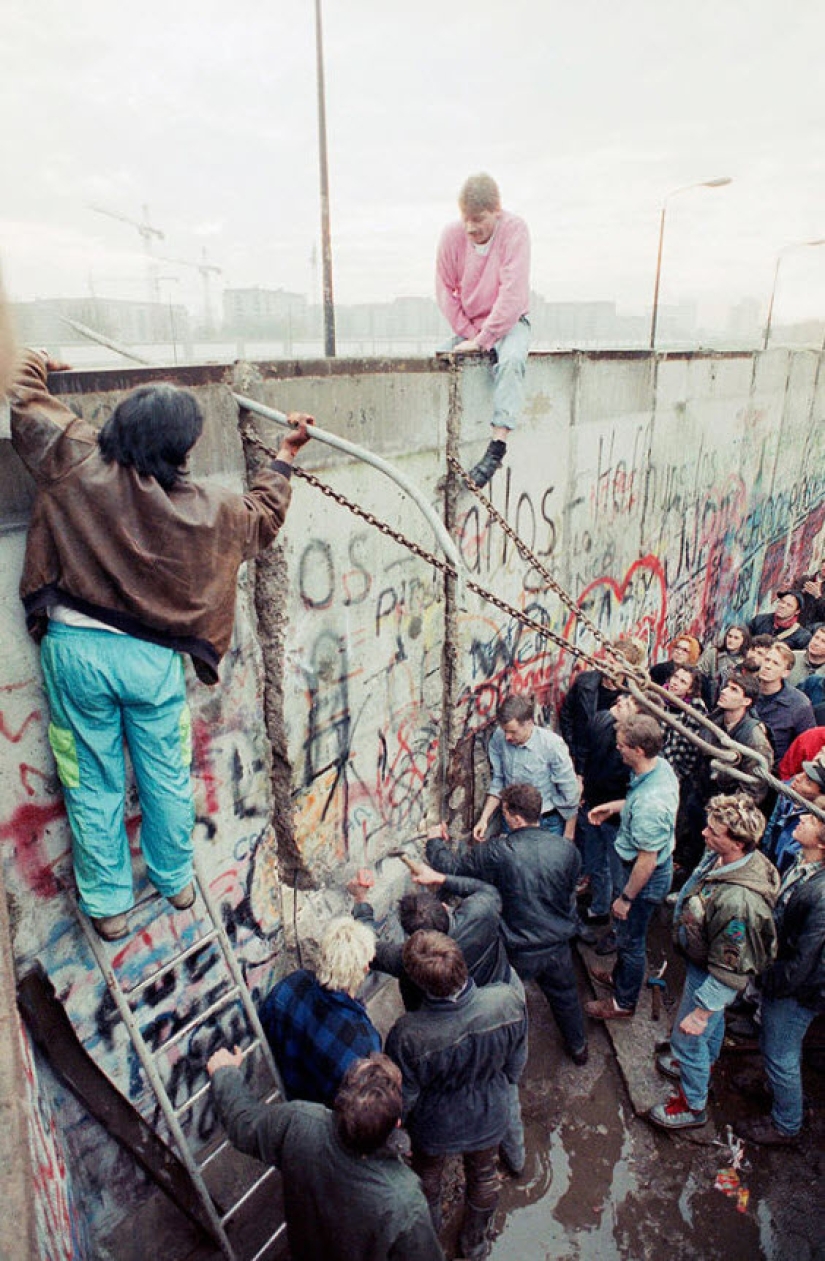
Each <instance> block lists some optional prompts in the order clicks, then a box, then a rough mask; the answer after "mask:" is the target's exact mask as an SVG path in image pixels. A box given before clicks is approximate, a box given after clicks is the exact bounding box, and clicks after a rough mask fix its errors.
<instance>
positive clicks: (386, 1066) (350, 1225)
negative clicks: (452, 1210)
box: [206, 1048, 444, 1261]
mask: <svg viewBox="0 0 825 1261" xmlns="http://www.w3.org/2000/svg"><path fill="white" fill-rule="evenodd" d="M242 1063H243V1057H242V1055H241V1052H240V1051H237V1050H236V1051H235V1052H234V1053H233V1052H231V1051H228V1050H226V1049H225V1048H223V1049H222V1050H220V1051H216V1052H215V1054H214V1055H213V1056H212V1057H211V1059H210V1060H209V1062H208V1064H207V1066H206V1067H207V1071H208V1073H209V1076H210V1077H211V1078H212V1098H213V1099H214V1101H215V1107H216V1108H217V1112H218V1116H219V1118H220V1120H221V1122H222V1123H223V1125H224V1127H225V1128H226V1132H227V1135H228V1137H229V1140H230V1142H231V1143H232V1144H233V1146H234V1147H237V1148H238V1150H239V1151H242V1152H245V1153H246V1154H247V1155H249V1156H255V1157H257V1159H258V1160H260V1161H263V1162H264V1164H268V1165H275V1167H276V1168H277V1169H280V1171H281V1177H282V1179H283V1194H284V1211H285V1213H286V1225H287V1235H288V1238H289V1252H290V1256H291V1257H292V1258H293V1261H319V1258H323V1261H352V1258H354V1257H358V1258H359V1261H444V1254H443V1252H442V1250H441V1247H440V1245H439V1243H438V1240H437V1238H436V1236H435V1231H434V1230H433V1224H432V1221H431V1219H430V1214H429V1211H428V1209H427V1202H426V1200H425V1199H424V1196H423V1195H422V1194H421V1186H420V1184H419V1181H418V1179H417V1178H416V1177H415V1175H414V1174H413V1173H411V1172H410V1170H409V1169H408V1168H407V1167H406V1165H404V1164H403V1163H402V1162H401V1160H400V1159H399V1158H398V1156H397V1155H396V1154H394V1153H393V1152H391V1151H389V1150H388V1149H387V1147H386V1144H387V1140H388V1139H389V1137H390V1136H391V1134H392V1133H393V1131H394V1130H395V1128H396V1127H397V1126H398V1124H399V1123H400V1118H401V1074H400V1073H399V1071H398V1069H397V1068H396V1066H395V1064H393V1063H392V1062H391V1061H390V1060H388V1059H387V1057H386V1055H378V1054H376V1055H371V1056H370V1057H369V1059H364V1060H356V1061H355V1063H354V1064H351V1065H350V1067H349V1069H348V1070H347V1073H346V1075H345V1077H344V1080H343V1081H342V1083H341V1086H340V1087H339V1090H338V1094H337V1095H336V1096H335V1103H334V1105H333V1110H332V1111H330V1110H329V1108H325V1107H324V1106H323V1104H320V1103H305V1102H303V1101H299V1100H295V1101H294V1102H292V1103H281V1104H267V1103H262V1102H260V1101H259V1100H258V1099H256V1098H255V1097H254V1095H253V1094H252V1093H251V1091H250V1090H249V1088H248V1087H247V1086H246V1084H245V1082H244V1079H243V1075H242V1073H241V1064H242Z"/></svg>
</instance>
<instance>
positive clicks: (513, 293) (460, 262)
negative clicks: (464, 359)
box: [436, 210, 530, 350]
mask: <svg viewBox="0 0 825 1261" xmlns="http://www.w3.org/2000/svg"><path fill="white" fill-rule="evenodd" d="M436 298H437V299H438V305H439V307H440V308H441V310H442V312H443V314H444V315H445V316H446V317H447V319H448V320H449V322H450V327H451V328H452V330H453V332H454V333H456V334H457V335H458V336H460V337H465V338H474V339H475V341H477V342H478V344H479V346H481V347H482V348H483V349H484V350H490V349H491V348H492V347H493V346H494V345H495V344H496V342H497V341H500V340H501V338H502V337H503V336H504V335H505V333H509V332H510V329H511V328H513V327H514V326H515V325H516V324H517V323H518V321H519V320H520V318H521V317H522V315H526V314H527V311H528V308H529V304H530V234H529V232H528V231H527V224H526V223H525V222H524V220H523V219H520V218H519V217H518V215H511V214H509V213H508V212H507V211H506V210H504V211H502V214H501V218H500V219H499V222H498V226H497V228H496V230H495V232H494V233H493V236H492V238H491V240H490V248H489V250H488V251H487V253H486V254H479V252H478V250H477V249H476V248H475V246H474V245H473V243H472V241H471V240H470V238H469V237H468V236H467V234H466V232H465V231H464V225H463V223H461V222H459V223H451V224H450V226H449V227H448V228H445V229H444V232H443V233H442V236H441V240H440V241H439V243H438V259H437V262H436Z"/></svg>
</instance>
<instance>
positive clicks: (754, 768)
mask: <svg viewBox="0 0 825 1261" xmlns="http://www.w3.org/2000/svg"><path fill="white" fill-rule="evenodd" d="M240 432H241V435H242V436H243V437H244V438H246V439H247V440H248V441H249V442H251V443H252V444H253V445H254V446H256V447H258V448H259V449H260V450H261V451H262V452H263V453H264V454H265V455H267V456H269V457H270V458H271V459H276V458H277V452H276V451H275V450H274V449H273V448H272V447H270V446H268V445H267V444H266V443H265V442H264V441H263V439H262V438H261V437H260V436H259V435H258V434H257V433H256V431H255V430H254V429H253V427H252V426H251V425H250V424H249V423H248V422H246V421H242V422H241V425H240ZM447 461H448V463H449V465H450V467H451V468H452V469H453V471H454V472H455V473H457V474H458V475H459V476H460V477H461V479H462V480H463V482H464V483H465V484H466V485H467V487H468V488H469V489H470V490H471V491H472V493H473V494H474V495H475V496H476V498H477V499H479V501H480V502H481V504H482V505H483V507H484V508H485V510H486V511H487V512H488V513H489V515H490V517H491V519H492V520H494V521H495V522H496V523H497V524H498V525H499V526H500V528H501V529H502V530H503V531H504V533H505V534H506V535H507V537H508V538H509V539H510V540H511V541H512V543H513V545H514V546H515V547H516V549H517V551H518V553H519V555H520V556H521V557H522V559H523V560H525V561H526V562H527V563H528V564H529V565H530V566H531V567H532V568H534V569H535V570H536V572H537V573H539V574H540V575H541V577H542V578H543V579H544V581H545V582H546V583H547V585H548V587H549V588H550V589H551V590H552V591H553V592H554V593H555V594H556V595H557V596H558V597H559V599H560V600H561V602H562V603H563V604H564V605H565V607H566V608H567V609H569V611H570V612H571V613H572V614H573V615H574V617H576V619H577V620H578V621H580V622H581V623H582V624H583V625H584V626H585V627H586V629H587V630H588V631H590V633H591V634H592V635H593V637H594V638H595V639H596V641H597V643H598V644H599V646H600V647H601V648H602V649H604V650H605V651H606V652H607V653H609V654H610V656H609V659H605V658H597V657H595V656H593V654H592V653H589V652H587V651H586V650H585V649H583V648H580V647H579V646H578V645H576V644H572V643H570V641H569V640H566V639H564V638H563V637H562V636H561V635H559V634H558V633H557V632H556V631H553V630H551V629H550V628H549V627H548V626H545V625H543V624H542V623H541V622H537V621H535V620H534V619H533V618H531V617H529V616H528V615H527V614H526V613H524V612H522V610H521V609H517V608H515V607H514V606H513V605H512V604H509V603H508V601H506V600H504V599H502V597H501V596H498V595H496V594H495V592H493V591H490V590H489V589H488V588H487V587H484V586H482V585H481V584H480V583H477V582H474V581H473V580H472V579H469V578H468V579H465V582H466V586H467V589H468V590H469V591H472V592H473V593H474V594H475V595H478V596H480V597H481V599H483V600H485V601H486V602H487V603H489V604H492V605H493V606H494V607H495V608H497V609H499V611H500V612H502V613H504V614H505V615H506V616H507V617H509V618H512V619H513V620H514V621H516V622H518V623H519V624H520V625H521V626H523V627H524V628H525V629H526V630H529V631H532V632H533V633H534V634H535V635H538V636H539V637H540V638H542V639H546V640H549V642H550V643H552V644H554V645H555V646H556V647H557V648H558V649H559V650H560V651H562V652H567V653H570V654H571V656H574V657H577V658H578V659H579V660H580V661H582V662H584V663H585V664H586V665H587V666H589V667H590V669H593V670H598V671H599V673H600V674H604V675H606V676H607V677H608V678H609V679H610V680H611V681H612V682H613V683H614V684H616V686H617V687H619V688H622V689H624V690H626V691H628V692H629V693H630V695H631V696H632V697H633V698H634V700H636V702H637V703H638V704H639V705H641V706H642V707H643V708H644V709H645V710H647V711H648V712H649V713H650V714H652V715H653V716H654V717H655V718H657V719H658V720H659V721H660V722H663V723H666V724H667V725H668V726H670V727H673V728H674V729H675V730H676V731H678V732H679V733H680V735H682V736H683V737H684V738H685V739H686V740H689V741H690V743H691V744H693V745H695V746H696V747H697V748H698V749H699V750H700V752H702V753H703V754H704V755H705V756H706V757H708V758H709V759H710V765H711V767H712V768H714V769H718V770H723V771H724V772H725V774H728V775H730V776H731V777H732V778H734V779H737V780H739V781H741V782H742V783H743V784H749V785H753V784H755V783H758V782H759V781H760V780H761V781H762V782H764V783H765V784H767V786H768V787H769V788H772V789H774V790H775V791H776V792H778V793H781V794H782V795H783V796H786V797H789V798H790V799H791V800H792V801H794V802H795V803H796V804H797V805H800V806H803V807H804V808H805V809H806V810H808V811H810V813H812V814H814V815H816V817H817V818H819V819H821V820H822V821H823V822H825V811H822V810H820V809H819V808H818V807H816V806H815V805H814V804H813V803H812V802H809V801H807V800H806V799H805V798H804V797H802V796H801V795H800V794H799V793H798V792H796V790H795V789H793V788H791V787H790V786H789V785H788V784H785V783H783V782H782V780H780V779H777V777H776V776H775V775H774V774H773V773H772V771H771V768H770V767H769V765H768V763H767V760H766V759H765V757H764V756H763V755H762V754H761V753H758V752H757V751H756V750H755V749H750V748H748V747H747V745H743V744H739V743H738V741H736V740H733V739H732V738H731V737H730V736H729V735H728V733H727V732H726V731H725V730H724V729H723V728H722V727H718V726H717V725H716V723H714V722H712V721H711V720H710V718H709V717H708V716H707V715H706V714H702V713H699V712H698V711H697V710H695V709H693V708H692V707H691V706H690V705H687V704H686V703H685V702H684V701H682V700H681V699H680V698H679V697H676V696H672V695H671V694H670V693H669V692H668V691H667V690H666V689H665V688H663V687H661V686H660V685H659V684H658V683H655V682H654V681H653V680H652V679H651V677H650V675H649V673H648V671H647V670H646V669H645V668H644V667H640V666H634V665H631V663H630V662H628V661H627V660H626V659H625V658H624V657H622V656H620V655H619V654H617V653H614V652H613V650H612V645H611V644H610V642H609V640H608V639H607V638H606V637H605V636H604V635H603V634H602V632H601V631H600V630H599V628H598V627H597V626H596V625H595V623H594V622H592V621H591V619H590V618H589V617H588V616H587V614H586V613H584V612H583V610H581V609H579V608H578V606H577V604H576V602H575V600H574V599H573V598H572V597H571V596H570V595H569V594H568V593H567V592H566V591H565V590H564V588H563V587H562V586H561V584H560V583H559V582H557V580H556V579H555V578H553V576H552V575H551V574H550V573H549V572H548V571H547V569H546V568H545V566H544V565H542V563H541V561H540V560H539V559H538V558H537V557H536V556H535V555H534V554H533V553H532V552H531V551H530V549H529V548H528V547H527V544H526V543H525V542H524V540H523V539H521V538H520V537H519V535H518V534H516V532H515V530H514V529H513V528H512V526H511V525H510V524H509V523H508V522H507V521H506V520H505V519H504V518H503V517H502V515H501V513H500V512H499V511H498V509H497V508H495V507H494V506H493V504H492V503H491V502H490V500H489V499H488V498H487V496H486V495H484V494H483V493H482V492H481V490H480V489H479V487H478V486H476V485H475V483H474V482H473V481H472V479H471V478H470V476H469V474H468V473H467V471H466V470H465V469H464V468H463V467H462V466H461V464H459V462H458V460H456V459H455V457H454V456H452V455H448V456H447ZM292 472H293V475H294V476H296V477H299V478H301V479H302V480H303V481H306V482H308V483H309V485H310V486H314V487H315V488H316V490H319V491H320V492H321V494H322V495H325V496H326V497H327V499H331V500H333V502H334V503H337V504H339V505H340V506H341V507H342V508H346V509H347V511H348V512H351V513H352V514H353V515H354V516H356V517H359V518H360V519H361V520H362V521H366V522H367V524H368V525H371V526H373V527H374V528H375V529H376V530H378V531H379V533H381V534H383V535H384V536H385V537H386V538H390V539H392V540H393V542H395V543H397V544H398V545H399V546H400V547H403V548H405V549H406V550H407V551H408V552H411V553H412V554H413V555H414V556H417V557H418V558H419V560H422V561H424V562H425V564H428V565H430V566H431V567H432V568H434V569H437V570H438V571H439V572H440V573H442V574H444V575H446V576H447V577H450V578H453V579H454V578H455V577H456V571H455V569H454V568H453V566H452V565H450V564H449V563H448V562H447V561H446V560H444V559H443V558H442V557H441V556H435V555H434V554H433V553H432V552H429V551H427V549H426V548H425V547H422V545H421V544H420V543H416V542H415V541H414V540H413V539H409V538H407V536H406V535H405V534H403V533H402V532H401V531H400V530H396V529H395V528H394V527H393V526H391V525H390V524H389V523H388V522H387V521H383V520H382V519H381V518H379V517H377V516H376V515H375V514H374V513H372V512H369V511H368V510H367V509H366V508H362V507H361V506H360V504H356V503H354V502H353V501H352V500H351V499H348V498H347V496H346V495H344V494H342V493H341V491H337V490H334V489H333V488H332V487H331V486H330V485H328V483H326V482H322V481H321V480H320V478H318V477H316V476H315V475H314V473H310V472H308V470H307V469H303V468H300V467H299V466H298V465H293V468H292ZM654 698H655V699H654ZM673 707H675V708H676V709H677V710H680V711H681V712H682V713H684V714H686V715H689V716H690V718H691V720H692V721H694V722H697V723H698V724H699V725H700V726H702V727H704V728H705V729H706V730H707V731H708V732H709V733H710V734H711V735H712V737H713V743H711V742H710V741H707V740H704V739H703V738H702V737H701V736H699V735H697V733H696V732H695V731H693V730H691V729H690V728H689V727H687V726H686V725H685V724H684V723H682V722H680V721H679V720H678V718H676V717H675V716H674V714H673V713H672V712H671V711H672V709H673ZM742 762H744V763H745V764H746V765H747V766H748V769H747V770H743V769H741V764H742Z"/></svg>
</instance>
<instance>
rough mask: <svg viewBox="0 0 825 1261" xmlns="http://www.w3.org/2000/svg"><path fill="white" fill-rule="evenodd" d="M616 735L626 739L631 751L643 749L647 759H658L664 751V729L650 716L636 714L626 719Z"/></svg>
mask: <svg viewBox="0 0 825 1261" xmlns="http://www.w3.org/2000/svg"><path fill="white" fill-rule="evenodd" d="M616 734H617V735H619V734H621V735H622V736H623V737H624V741H625V744H627V745H628V747H629V748H631V749H641V750H642V753H644V755H645V757H656V755H657V754H658V753H661V751H662V743H663V741H664V737H663V735H662V728H661V727H660V726H659V724H658V722H657V721H656V719H655V718H653V717H651V715H650V714H635V715H634V716H633V718H626V719H625V721H624V722H620V723H619V725H618V726H617V728H616Z"/></svg>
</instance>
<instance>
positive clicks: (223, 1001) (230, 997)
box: [150, 985, 241, 1057]
mask: <svg viewBox="0 0 825 1261" xmlns="http://www.w3.org/2000/svg"><path fill="white" fill-rule="evenodd" d="M240 992H241V991H240V989H239V988H238V986H237V985H232V986H231V987H230V988H229V989H228V990H227V991H226V993H225V994H223V995H221V997H220V998H219V999H218V1000H217V1001H216V1002H214V1003H212V1004H211V1006H209V1007H207V1009H206V1011H202V1012H201V1013H200V1014H199V1015H197V1016H195V1017H194V1019H192V1020H189V1021H188V1022H187V1023H186V1024H185V1025H183V1026H182V1027H181V1028H180V1029H178V1031H177V1032H176V1033H173V1034H172V1036H171V1037H169V1038H167V1039H166V1041H165V1042H163V1043H161V1045H160V1046H159V1047H158V1048H157V1050H155V1051H150V1055H152V1056H153V1057H158V1056H161V1055H162V1054H163V1052H164V1051H168V1049H169V1047H170V1046H174V1045H175V1043H176V1042H180V1040H181V1038H185V1037H186V1035H187V1034H188V1033H191V1032H192V1030H193V1029H197V1027H198V1025H202V1024H205V1022H206V1021H207V1020H208V1019H209V1017H210V1016H214V1014H215V1012H216V1011H220V1010H221V1008H222V1007H226V1006H227V1004H228V1003H231V1002H234V1001H235V999H236V998H237V997H238V995H239V994H240Z"/></svg>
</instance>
